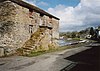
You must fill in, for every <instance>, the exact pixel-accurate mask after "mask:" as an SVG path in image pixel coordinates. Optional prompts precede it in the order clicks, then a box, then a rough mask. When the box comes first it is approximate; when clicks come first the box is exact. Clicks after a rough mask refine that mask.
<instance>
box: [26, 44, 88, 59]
mask: <svg viewBox="0 0 100 71" xmlns="http://www.w3.org/2000/svg"><path fill="white" fill-rule="evenodd" d="M87 44H89V43H80V44H75V45H68V46H61V47H59V48H56V49H50V50H45V51H37V52H34V51H32V52H30V53H29V54H27V55H25V56H28V57H34V56H39V55H43V54H46V53H51V52H57V51H63V50H66V49H71V48H77V47H81V46H85V45H87Z"/></svg>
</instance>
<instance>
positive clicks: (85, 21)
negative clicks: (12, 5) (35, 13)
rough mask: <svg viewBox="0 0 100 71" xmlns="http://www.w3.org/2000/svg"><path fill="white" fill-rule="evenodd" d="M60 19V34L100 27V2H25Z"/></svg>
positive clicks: (53, 0)
mask: <svg viewBox="0 0 100 71" xmlns="http://www.w3.org/2000/svg"><path fill="white" fill-rule="evenodd" d="M26 1H27V2H29V3H31V4H34V5H36V6H38V7H39V8H41V9H43V10H45V11H47V12H49V13H51V14H53V15H54V16H56V17H58V18H60V29H59V31H61V32H67V31H79V30H82V29H85V28H87V27H96V26H98V25H100V0H26Z"/></svg>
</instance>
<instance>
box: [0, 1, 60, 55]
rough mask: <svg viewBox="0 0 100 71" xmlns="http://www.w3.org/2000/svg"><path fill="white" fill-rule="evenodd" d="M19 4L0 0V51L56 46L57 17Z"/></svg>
mask: <svg viewBox="0 0 100 71" xmlns="http://www.w3.org/2000/svg"><path fill="white" fill-rule="evenodd" d="M14 1H15V2H14ZM18 1H21V0H18ZM21 2H23V1H21ZM23 3H25V2H23ZM19 4H20V3H19ZM19 4H18V3H16V0H7V1H6V0H2V1H0V47H2V49H1V48H0V51H1V50H2V52H3V49H4V52H5V53H4V55H9V54H12V53H15V51H16V49H18V48H23V49H24V50H25V51H24V52H26V51H28V50H29V49H30V50H29V51H31V50H36V51H38V50H39V48H40V50H48V49H49V46H50V45H53V46H55V47H56V46H57V39H58V38H59V31H58V28H59V19H57V18H55V17H54V16H51V15H50V16H49V15H48V14H47V13H46V14H47V15H46V14H43V13H41V11H40V12H39V11H38V12H37V11H35V10H34V9H29V8H27V7H24V6H21V5H19ZM43 12H44V11H43ZM44 13H45V12H44ZM53 17H54V18H53ZM2 52H1V53H2ZM1 56H3V54H2V55H1Z"/></svg>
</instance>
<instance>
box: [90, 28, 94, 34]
mask: <svg viewBox="0 0 100 71" xmlns="http://www.w3.org/2000/svg"><path fill="white" fill-rule="evenodd" d="M94 33H95V32H94V29H93V27H91V28H90V35H92V36H94Z"/></svg>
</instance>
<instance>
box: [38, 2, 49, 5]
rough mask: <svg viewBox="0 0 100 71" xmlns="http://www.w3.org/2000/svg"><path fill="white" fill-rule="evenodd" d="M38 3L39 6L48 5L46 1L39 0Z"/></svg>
mask: <svg viewBox="0 0 100 71" xmlns="http://www.w3.org/2000/svg"><path fill="white" fill-rule="evenodd" d="M38 5H40V6H48V3H46V2H43V1H41V2H39V3H38Z"/></svg>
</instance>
